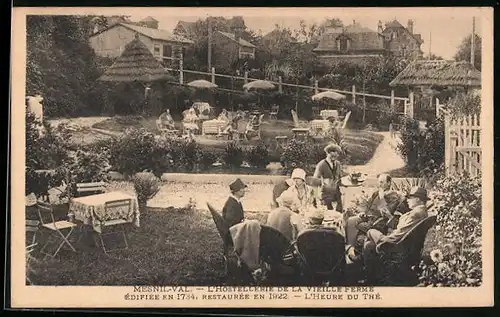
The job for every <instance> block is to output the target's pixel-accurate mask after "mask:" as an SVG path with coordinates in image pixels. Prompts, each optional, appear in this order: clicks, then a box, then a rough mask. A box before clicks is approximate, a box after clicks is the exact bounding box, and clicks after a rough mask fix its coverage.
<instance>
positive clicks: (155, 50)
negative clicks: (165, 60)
mask: <svg viewBox="0 0 500 317" xmlns="http://www.w3.org/2000/svg"><path fill="white" fill-rule="evenodd" d="M153 55H155V56H159V55H160V45H158V44H155V45H153Z"/></svg>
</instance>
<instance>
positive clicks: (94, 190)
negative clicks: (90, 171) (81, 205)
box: [76, 182, 106, 197]
mask: <svg viewBox="0 0 500 317" xmlns="http://www.w3.org/2000/svg"><path fill="white" fill-rule="evenodd" d="M104 192H106V183H105V182H93V183H79V184H76V197H83V196H90V195H96V194H102V193H104Z"/></svg>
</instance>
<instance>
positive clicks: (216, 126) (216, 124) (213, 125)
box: [201, 119, 229, 135]
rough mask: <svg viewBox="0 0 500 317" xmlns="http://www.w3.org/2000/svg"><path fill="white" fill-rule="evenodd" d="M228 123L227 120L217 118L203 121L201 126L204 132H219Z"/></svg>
mask: <svg viewBox="0 0 500 317" xmlns="http://www.w3.org/2000/svg"><path fill="white" fill-rule="evenodd" d="M228 123H229V122H227V121H223V120H217V119H213V120H207V121H203V123H202V126H201V130H202V134H203V135H205V134H218V133H219V132H220V131H221V130H222V129H224V128H225V127H226V126H227V125H228Z"/></svg>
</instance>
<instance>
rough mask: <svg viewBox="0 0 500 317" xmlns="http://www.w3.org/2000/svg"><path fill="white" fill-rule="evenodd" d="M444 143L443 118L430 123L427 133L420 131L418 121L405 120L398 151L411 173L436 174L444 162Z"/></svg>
mask: <svg viewBox="0 0 500 317" xmlns="http://www.w3.org/2000/svg"><path fill="white" fill-rule="evenodd" d="M444 143H445V139H444V123H443V120H442V119H441V118H438V119H436V120H435V121H433V122H430V123H429V124H428V126H427V129H426V130H425V131H420V129H419V123H418V121H417V120H415V119H412V118H405V119H404V120H403V125H402V128H401V143H400V144H398V147H397V149H398V151H399V153H400V154H401V156H402V157H403V158H404V159H405V160H406V163H407V165H408V168H409V169H410V170H411V171H419V172H422V173H429V172H430V173H434V172H435V170H437V169H438V168H439V167H440V166H441V165H442V164H443V162H444V147H445V144H444Z"/></svg>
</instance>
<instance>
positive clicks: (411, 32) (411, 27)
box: [407, 20, 413, 34]
mask: <svg viewBox="0 0 500 317" xmlns="http://www.w3.org/2000/svg"><path fill="white" fill-rule="evenodd" d="M407 29H408V32H410V34H413V20H408V26H407Z"/></svg>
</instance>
